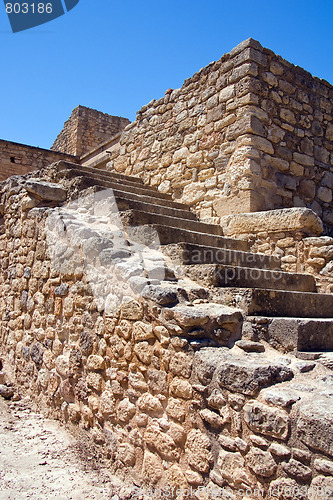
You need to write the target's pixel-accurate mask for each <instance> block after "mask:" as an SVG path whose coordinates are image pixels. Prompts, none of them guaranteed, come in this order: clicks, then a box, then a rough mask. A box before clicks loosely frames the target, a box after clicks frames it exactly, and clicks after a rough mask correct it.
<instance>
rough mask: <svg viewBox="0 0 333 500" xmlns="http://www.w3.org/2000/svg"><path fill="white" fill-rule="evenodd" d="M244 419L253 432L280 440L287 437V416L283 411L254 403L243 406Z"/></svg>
mask: <svg viewBox="0 0 333 500" xmlns="http://www.w3.org/2000/svg"><path fill="white" fill-rule="evenodd" d="M244 419H245V422H246V424H247V425H248V426H249V427H250V429H251V430H252V431H254V432H257V433H259V434H264V436H271V437H275V438H278V439H282V440H286V439H287V437H288V433H289V416H288V414H287V413H286V412H285V411H283V410H278V409H276V408H272V407H271V406H267V405H264V404H262V403H259V402H258V401H254V402H251V403H247V404H246V405H245V406H244Z"/></svg>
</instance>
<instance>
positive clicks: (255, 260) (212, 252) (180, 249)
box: [163, 243, 281, 270]
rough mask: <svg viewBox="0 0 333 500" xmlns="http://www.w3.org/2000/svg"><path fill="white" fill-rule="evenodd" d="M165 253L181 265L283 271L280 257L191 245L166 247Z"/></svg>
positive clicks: (180, 244)
mask: <svg viewBox="0 0 333 500" xmlns="http://www.w3.org/2000/svg"><path fill="white" fill-rule="evenodd" d="M163 252H164V253H166V254H167V255H168V256H169V257H170V258H171V259H172V258H173V259H174V260H176V261H177V262H180V263H181V264H187V265H189V264H227V265H231V266H240V267H249V268H259V269H272V270H273V269H275V270H276V269H281V260H280V257H277V256H276V257H271V256H269V255H265V254H262V253H251V252H242V251H239V250H229V249H227V248H216V247H210V246H206V245H194V244H191V243H178V244H177V243H176V244H171V245H165V246H164V247H163Z"/></svg>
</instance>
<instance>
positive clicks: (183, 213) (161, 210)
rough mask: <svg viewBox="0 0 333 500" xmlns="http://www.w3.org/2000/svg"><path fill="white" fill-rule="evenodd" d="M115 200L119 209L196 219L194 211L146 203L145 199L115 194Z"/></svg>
mask: <svg viewBox="0 0 333 500" xmlns="http://www.w3.org/2000/svg"><path fill="white" fill-rule="evenodd" d="M116 201H117V205H118V209H119V211H120V212H121V211H124V210H138V211H141V212H149V213H151V214H158V215H168V216H170V217H175V218H179V219H189V220H193V221H198V218H197V216H196V214H195V213H194V212H191V211H190V210H189V209H187V210H186V209H182V208H173V207H168V206H164V205H156V204H152V203H146V202H145V201H141V200H140V201H138V200H132V199H129V198H128V197H124V198H122V197H121V196H118V195H117V196H116Z"/></svg>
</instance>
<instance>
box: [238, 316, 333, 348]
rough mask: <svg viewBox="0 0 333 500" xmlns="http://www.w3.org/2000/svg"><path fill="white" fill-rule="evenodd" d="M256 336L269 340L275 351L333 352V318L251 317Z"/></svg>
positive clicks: (251, 324) (250, 320) (249, 318)
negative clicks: (257, 334)
mask: <svg viewBox="0 0 333 500" xmlns="http://www.w3.org/2000/svg"><path fill="white" fill-rule="evenodd" d="M247 321H248V322H249V323H250V326H251V327H252V329H253V331H254V334H256V332H258V333H259V332H260V333H259V335H260V336H261V338H262V339H263V340H267V341H268V342H269V343H270V344H271V345H272V346H273V347H274V348H275V349H279V350H281V351H283V352H290V351H303V352H311V351H330V350H333V319H332V318H327V319H326V318H325V319H323V318H315V319H314V318H269V317H262V316H259V317H258V316H249V317H248V318H247ZM258 325H260V326H259V328H258Z"/></svg>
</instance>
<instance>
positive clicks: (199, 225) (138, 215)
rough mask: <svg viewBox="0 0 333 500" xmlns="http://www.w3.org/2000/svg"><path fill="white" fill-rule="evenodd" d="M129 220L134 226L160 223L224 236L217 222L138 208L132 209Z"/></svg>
mask: <svg viewBox="0 0 333 500" xmlns="http://www.w3.org/2000/svg"><path fill="white" fill-rule="evenodd" d="M129 221H130V223H131V224H133V225H134V226H135V225H145V224H159V225H165V226H171V227H174V228H179V229H185V230H189V231H197V232H199V233H208V234H212V235H218V236H222V234H223V231H222V228H221V226H219V225H217V224H206V223H205V222H199V221H196V220H189V219H179V218H177V217H170V216H168V215H160V214H156V213H149V212H141V211H137V210H132V211H131V213H130V214H129Z"/></svg>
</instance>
